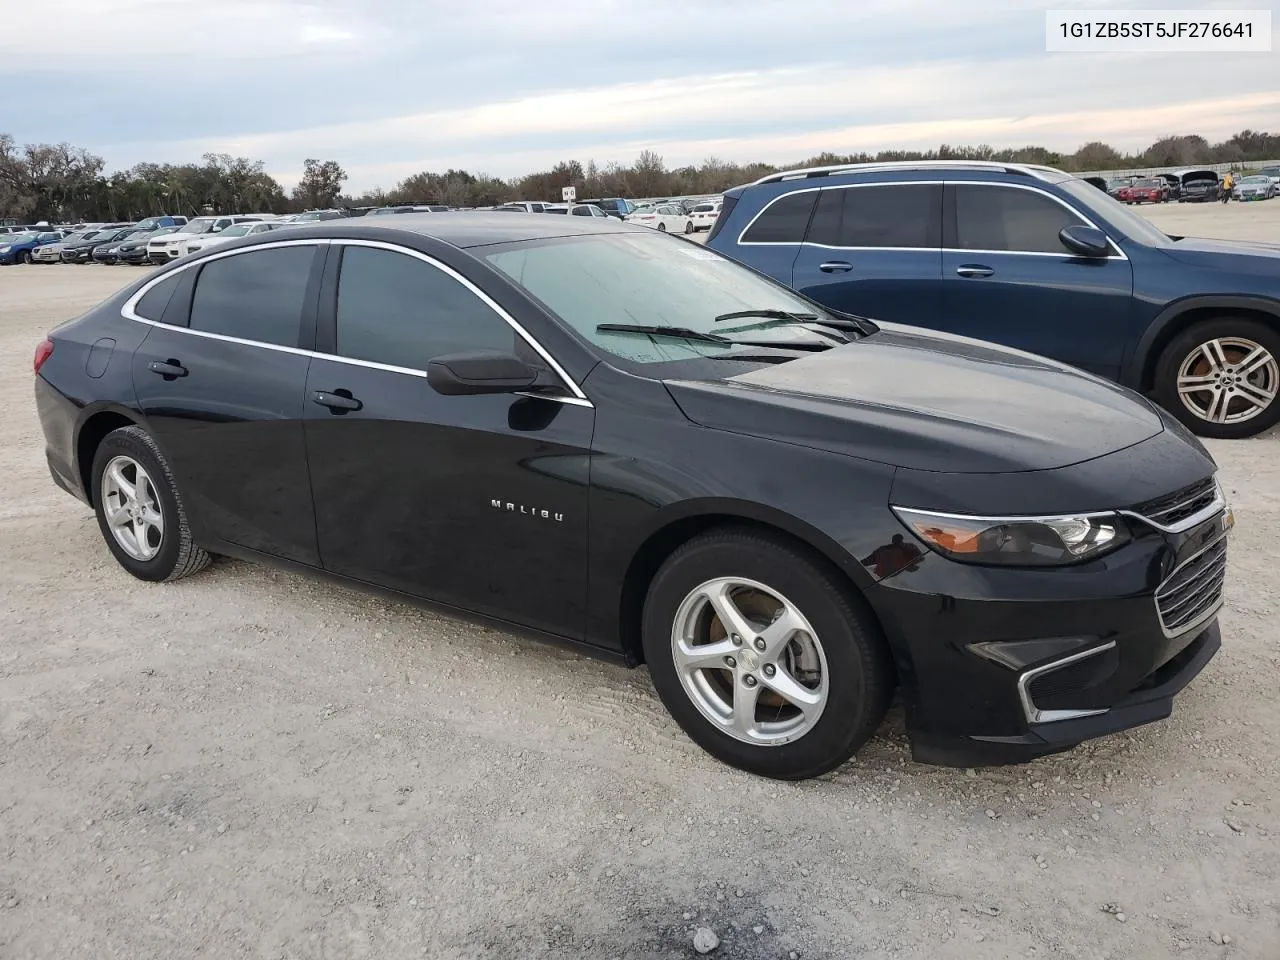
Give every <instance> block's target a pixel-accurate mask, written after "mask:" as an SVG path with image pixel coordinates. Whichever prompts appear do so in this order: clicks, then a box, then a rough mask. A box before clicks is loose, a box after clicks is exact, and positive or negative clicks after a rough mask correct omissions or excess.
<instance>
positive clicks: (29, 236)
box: [4, 233, 36, 243]
mask: <svg viewBox="0 0 1280 960" xmlns="http://www.w3.org/2000/svg"><path fill="white" fill-rule="evenodd" d="M35 238H36V235H35V234H34V233H18V234H14V235H13V236H10V237H5V238H4V242H5V243H26V242H27V241H28V240H34V239H35Z"/></svg>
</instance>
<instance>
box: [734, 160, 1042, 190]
mask: <svg viewBox="0 0 1280 960" xmlns="http://www.w3.org/2000/svg"><path fill="white" fill-rule="evenodd" d="M877 170H999V171H1001V172H1002V173H1012V174H1017V175H1019V176H1024V177H1032V176H1036V175H1037V172H1038V171H1044V172H1046V173H1050V172H1051V173H1061V172H1062V171H1060V170H1055V169H1054V168H1053V167H1044V166H1039V165H1037V164H1029V163H998V162H996V161H994V160H892V161H883V162H878V163H841V164H836V165H835V166H831V167H805V168H802V169H799V170H779V171H778V172H777V173H771V174H769V175H768V176H764V177H761V178H760V179H759V180H756V181H754V182H753V183H752V186H755V185H757V184H761V183H780V182H781V181H783V180H807V179H809V178H811V177H829V176H832V175H834V174H837V173H863V172H868V173H871V172H875V171H877Z"/></svg>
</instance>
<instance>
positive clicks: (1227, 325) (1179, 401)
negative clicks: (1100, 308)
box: [1155, 317, 1280, 440]
mask: <svg viewBox="0 0 1280 960" xmlns="http://www.w3.org/2000/svg"><path fill="white" fill-rule="evenodd" d="M1246 365H1247V366H1246ZM1197 388H1198V389H1197ZM1155 395H1156V399H1157V400H1158V401H1159V402H1160V405H1161V406H1163V407H1164V408H1165V409H1166V410H1168V411H1169V412H1170V413H1172V414H1173V415H1174V416H1175V417H1177V418H1178V419H1179V420H1181V421H1182V422H1183V423H1184V424H1186V425H1187V427H1188V428H1190V430H1191V431H1192V432H1193V433H1196V434H1199V435H1200V436H1202V437H1217V438H1221V439H1227V440H1237V439H1241V438H1244V437H1252V436H1254V435H1256V434H1259V433H1261V432H1262V431H1264V430H1266V429H1268V428H1269V427H1272V426H1274V425H1275V424H1276V423H1277V422H1280V330H1277V329H1276V328H1275V327H1273V326H1270V325H1268V324H1266V323H1263V322H1261V321H1258V320H1253V319H1250V318H1248V317H1217V318H1215V319H1213V320H1206V321H1204V322H1203V323H1197V324H1195V325H1194V326H1191V327H1188V328H1187V329H1186V330H1183V331H1182V332H1181V333H1179V334H1178V335H1177V336H1176V337H1174V338H1173V340H1172V341H1171V342H1170V343H1169V345H1168V346H1167V347H1165V349H1164V352H1163V353H1161V354H1160V359H1159V361H1158V362H1157V363H1156V374H1155Z"/></svg>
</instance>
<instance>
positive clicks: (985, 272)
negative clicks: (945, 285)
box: [956, 263, 995, 277]
mask: <svg viewBox="0 0 1280 960" xmlns="http://www.w3.org/2000/svg"><path fill="white" fill-rule="evenodd" d="M993 273H995V270H993V269H992V268H991V267H986V266H983V265H982V264H980V263H962V264H960V266H958V267H956V276H958V277H989V276H991V275H992V274H993Z"/></svg>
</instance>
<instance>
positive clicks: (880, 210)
mask: <svg viewBox="0 0 1280 960" xmlns="http://www.w3.org/2000/svg"><path fill="white" fill-rule="evenodd" d="M941 279H942V185H941V184H940V183H870V184H854V185H849V186H841V187H828V188H825V189H823V190H822V191H821V193H820V195H819V197H818V201H817V206H816V209H815V210H814V212H813V218H812V220H811V221H810V223H809V228H808V232H807V233H806V235H805V243H804V246H803V248H802V249H801V250H800V254H799V256H797V257H796V261H795V266H794V271H793V279H792V285H793V286H794V287H795V289H797V290H798V291H800V292H801V293H803V294H805V295H806V296H810V297H812V298H813V299H815V300H817V301H818V302H819V303H822V304H825V305H826V306H829V307H832V308H834V309H836V310H844V311H846V312H848V313H855V314H860V315H862V316H867V317H872V318H874V319H879V320H890V321H893V322H896V323H912V324H921V325H925V326H929V325H931V324H932V322H933V320H934V317H935V315H936V314H937V312H938V309H939V306H940V304H941Z"/></svg>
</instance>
